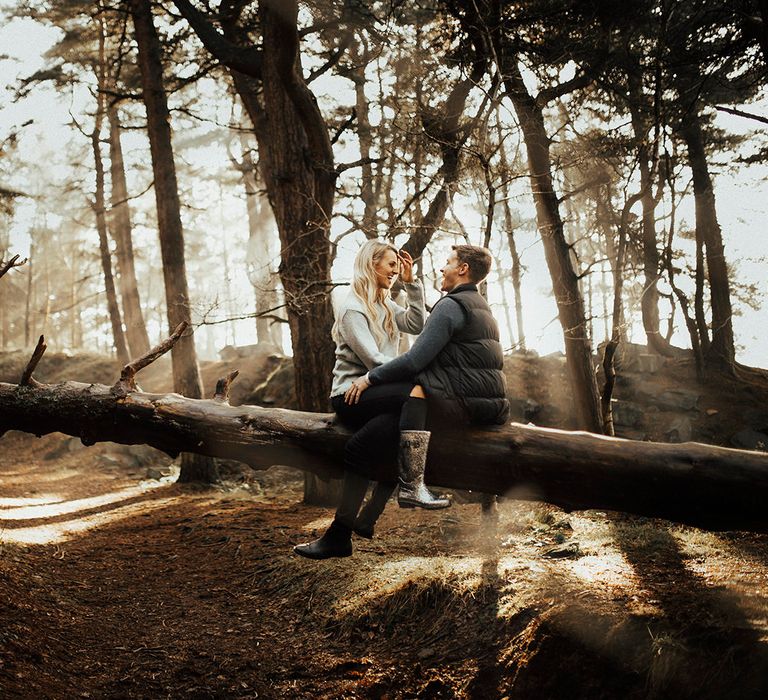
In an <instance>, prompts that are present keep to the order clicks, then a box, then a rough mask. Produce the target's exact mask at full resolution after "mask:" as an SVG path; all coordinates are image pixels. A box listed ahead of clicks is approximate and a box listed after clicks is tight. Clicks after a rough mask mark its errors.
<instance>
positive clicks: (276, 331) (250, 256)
mask: <svg viewBox="0 0 768 700" xmlns="http://www.w3.org/2000/svg"><path fill="white" fill-rule="evenodd" d="M240 145H241V149H242V160H240V161H234V159H233V161H234V165H235V167H236V168H237V170H238V172H240V174H241V176H242V178H243V187H244V189H245V205H246V211H247V214H248V248H247V251H246V254H245V265H246V269H247V272H248V280H249V282H250V283H251V285H252V286H253V292H254V296H255V301H256V341H257V342H258V343H267V344H272V345H274V346H275V347H276V348H277V349H281V350H282V346H283V342H282V328H281V325H282V324H280V323H279V322H277V323H276V322H275V321H274V319H271V318H268V317H267V316H266V315H260V314H269V313H271V314H273V315H274V314H275V313H276V312H275V311H274V309H275V307H276V306H277V305H278V293H277V285H278V276H277V273H276V272H274V271H273V268H272V265H273V263H272V260H273V258H274V257H275V254H276V253H275V251H274V250H273V247H274V246H273V245H272V240H273V238H274V239H275V240H276V239H277V226H276V225H275V217H274V216H273V215H272V210H271V209H270V207H269V201H268V199H267V197H266V194H264V192H263V190H262V189H261V188H260V187H259V181H258V177H257V170H256V163H255V162H254V158H253V154H252V152H251V151H250V149H248V147H247V144H246V142H245V138H244V137H243V136H241V137H240Z"/></svg>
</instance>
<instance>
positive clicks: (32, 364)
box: [19, 335, 48, 387]
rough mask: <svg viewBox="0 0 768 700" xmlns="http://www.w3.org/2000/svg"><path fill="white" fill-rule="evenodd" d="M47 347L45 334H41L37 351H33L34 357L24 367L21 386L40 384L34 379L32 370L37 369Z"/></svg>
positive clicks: (20, 381)
mask: <svg viewBox="0 0 768 700" xmlns="http://www.w3.org/2000/svg"><path fill="white" fill-rule="evenodd" d="M47 347H48V346H47V345H46V344H45V336H43V335H41V336H40V338H39V339H38V341H37V346H36V347H35V351H34V352H33V353H32V357H30V358H29V362H28V363H27V366H26V368H25V369H24V373H23V374H22V375H21V379H20V380H19V386H30V387H35V386H38V383H37V382H36V381H35V380H34V379H32V372H34V371H35V368H36V367H37V363H38V362H40V360H41V359H42V357H43V355H44V354H45V350H46V348H47Z"/></svg>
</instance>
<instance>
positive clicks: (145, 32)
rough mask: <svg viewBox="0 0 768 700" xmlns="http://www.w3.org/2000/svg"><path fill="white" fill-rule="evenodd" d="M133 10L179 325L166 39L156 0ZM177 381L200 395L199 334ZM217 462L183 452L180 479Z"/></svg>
mask: <svg viewBox="0 0 768 700" xmlns="http://www.w3.org/2000/svg"><path fill="white" fill-rule="evenodd" d="M130 11H131V16H132V18H133V26H134V31H135V36H136V43H137V45H138V51H139V67H140V69H141V85H142V92H143V99H144V104H145V105H146V109H147V132H148V135H149V144H150V151H151V153H152V171H153V173H154V178H155V182H154V189H155V201H156V204H157V223H158V235H159V237H160V253H161V257H162V262H163V279H164V282H165V298H166V304H167V314H168V325H169V327H170V328H176V327H177V326H178V325H179V324H180V323H183V322H186V323H188V322H189V320H190V308H189V291H188V288H187V271H186V263H185V257H184V233H183V229H182V224H181V211H180V205H179V190H178V184H177V182H176V167H175V164H174V160H173V147H172V145H171V128H170V115H169V112H168V103H167V98H166V94H165V88H164V86H163V64H162V61H161V58H160V41H159V38H158V35H157V30H156V29H155V25H154V21H153V18H152V6H151V2H150V0H131V2H130ZM171 360H172V365H173V384H174V388H175V389H176V391H178V392H179V393H180V394H183V395H185V396H189V397H191V398H200V397H201V396H202V395H203V394H202V382H201V379H200V372H199V370H198V366H197V355H196V352H195V343H194V337H193V336H192V334H191V333H189V334H187V335H185V336H184V337H183V338H181V340H180V341H179V342H178V343H177V344H176V345H174V348H173V351H172V353H171ZM217 477H218V474H217V470H216V465H215V463H214V462H213V460H211V459H205V458H203V459H201V458H200V457H197V456H193V455H192V454H191V453H188V454H185V456H184V457H183V458H182V468H181V474H180V475H179V480H180V481H204V482H211V481H215V480H216V479H217Z"/></svg>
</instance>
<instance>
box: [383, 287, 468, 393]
mask: <svg viewBox="0 0 768 700" xmlns="http://www.w3.org/2000/svg"><path fill="white" fill-rule="evenodd" d="M465 323H466V320H465V318H464V311H463V309H462V308H461V306H459V304H458V302H455V301H453V299H451V298H450V297H448V298H447V299H445V300H443V301H441V302H440V303H439V304H436V305H435V308H434V310H433V311H432V313H431V314H430V316H429V318H428V319H427V323H426V325H425V326H424V330H423V331H422V333H421V335H419V336H418V337H417V338H416V340H415V341H414V343H413V347H411V349H410V350H409V351H408V352H406V353H403V354H402V355H400V356H398V357H396V358H395V359H394V360H391V361H390V362H387V363H385V364H383V365H380V366H379V367H375V368H374V369H372V370H371V371H370V372H368V379H369V381H370V382H371V384H383V383H387V382H399V381H408V380H410V379H413V378H414V377H415V376H416V375H417V374H418V373H419V372H421V370H423V369H424V368H425V367H427V365H429V363H430V362H432V360H434V359H435V358H436V357H437V356H438V355H439V354H440V351H441V350H442V349H443V348H444V347H445V346H446V345H447V344H448V341H449V340H450V339H451V337H452V336H453V334H454V333H456V332H457V331H460V330H461V329H462V328H463V327H464V324H465Z"/></svg>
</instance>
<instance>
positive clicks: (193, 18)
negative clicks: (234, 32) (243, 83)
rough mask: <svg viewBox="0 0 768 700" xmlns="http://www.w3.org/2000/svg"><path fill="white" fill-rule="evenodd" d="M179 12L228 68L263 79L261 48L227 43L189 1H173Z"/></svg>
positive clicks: (204, 43)
mask: <svg viewBox="0 0 768 700" xmlns="http://www.w3.org/2000/svg"><path fill="white" fill-rule="evenodd" d="M173 4H174V5H176V8H177V9H178V11H179V12H180V13H181V14H182V16H183V17H184V18H185V19H186V20H187V22H189V24H190V26H191V27H192V29H194V30H195V34H197V36H198V37H199V39H200V41H202V42H203V45H204V46H205V48H206V49H208V50H209V51H210V52H211V53H212V54H213V55H214V56H215V57H216V58H217V59H218V60H219V61H221V63H223V64H224V65H225V66H227V68H232V69H233V70H236V71H237V72H238V73H243V74H244V75H249V76H251V77H252V78H256V79H257V80H260V79H261V61H262V52H261V48H259V47H256V46H249V47H247V48H243V47H241V46H237V45H235V44H233V43H231V42H229V41H227V40H226V39H225V38H224V37H223V36H222V35H221V34H219V32H217V31H216V29H215V27H214V26H213V24H212V23H211V21H210V20H209V19H208V17H206V15H205V14H204V13H203V12H200V10H198V9H197V8H196V7H195V6H194V5H193V4H192V3H191V2H189V0H173Z"/></svg>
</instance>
